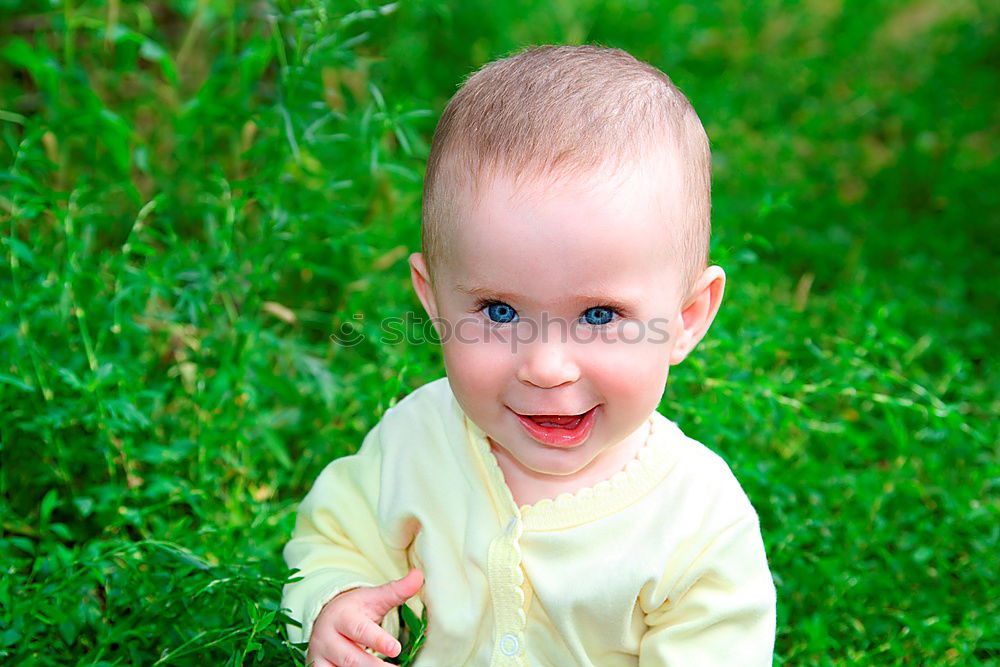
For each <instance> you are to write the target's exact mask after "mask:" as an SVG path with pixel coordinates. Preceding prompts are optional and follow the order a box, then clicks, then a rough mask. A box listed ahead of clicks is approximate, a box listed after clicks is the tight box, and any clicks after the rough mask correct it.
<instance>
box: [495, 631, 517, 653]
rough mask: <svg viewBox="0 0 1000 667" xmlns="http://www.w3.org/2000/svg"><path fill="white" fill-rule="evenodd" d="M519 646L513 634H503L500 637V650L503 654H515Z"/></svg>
mask: <svg viewBox="0 0 1000 667" xmlns="http://www.w3.org/2000/svg"><path fill="white" fill-rule="evenodd" d="M519 648H520V646H519V645H518V642H517V637H515V636H514V635H504V636H503V637H501V638H500V652H501V653H503V654H504V655H517V651H518V649H519Z"/></svg>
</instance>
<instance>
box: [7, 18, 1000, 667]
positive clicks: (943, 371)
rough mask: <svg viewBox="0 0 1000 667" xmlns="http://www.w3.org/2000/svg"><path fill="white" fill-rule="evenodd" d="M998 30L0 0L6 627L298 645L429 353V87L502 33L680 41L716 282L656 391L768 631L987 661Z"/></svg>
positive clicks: (94, 645)
mask: <svg viewBox="0 0 1000 667" xmlns="http://www.w3.org/2000/svg"><path fill="white" fill-rule="evenodd" d="M998 25H1000V12H998V9H997V6H996V4H995V3H988V2H976V1H975V0H972V1H969V2H955V3H951V2H918V3H898V2H888V1H885V0H875V1H873V2H865V3H862V2H853V3H844V4H843V5H841V4H838V3H823V2H814V3H806V4H805V6H803V5H802V3H792V2H778V1H770V2H765V3H739V2H732V1H728V0H725V1H719V2H714V3H696V4H693V5H682V4H676V5H675V4H673V3H653V2H642V1H636V2H625V0H605V1H604V2H597V1H595V0H584V1H582V2H577V3H569V2H563V1H558V2H538V3H535V2H527V1H525V0H519V1H517V2H509V3H493V2H486V1H484V0H468V1H466V2H462V3H444V2H433V1H431V0H413V1H410V2H402V3H399V4H398V5H384V6H381V7H380V6H379V5H376V4H369V3H365V2H359V3H349V2H346V0H345V2H340V3H328V4H325V3H321V2H303V3H295V4H292V3H288V2H277V3H275V2H254V3H243V2H233V1H231V0H229V1H227V0H184V1H179V0H174V1H169V2H156V3H135V2H120V1H118V0H109V1H108V2H74V3H57V2H56V3H51V4H47V3H33V2H23V3H19V2H12V1H8V2H2V3H0V138H2V141H0V166H2V171H0V230H2V232H0V245H2V255H3V258H2V262H0V438H2V467H0V515H2V521H3V533H2V537H0V562H2V563H3V567H4V576H3V579H2V580H0V659H2V660H3V661H4V663H5V664H11V665H17V664H31V665H47V664H60V665H62V664H81V665H83V664H87V665H90V664H95V665H126V664H136V665H154V664H155V665H194V664H198V665H206V664H211V665H216V664H219V665H221V664H229V665H240V664H258V663H260V664H296V663H297V662H300V661H298V660H297V658H296V657H295V654H294V652H293V651H292V650H290V649H289V648H287V647H286V646H285V645H284V643H283V630H282V624H283V621H282V616H281V614H280V612H279V609H278V607H279V601H280V587H281V582H282V581H283V580H284V578H285V577H286V575H287V572H286V570H285V568H284V566H283V564H282V562H281V559H280V548H281V546H282V544H283V543H284V541H285V540H286V539H287V537H288V535H289V534H290V532H291V527H292V523H293V519H294V509H295V505H296V503H297V502H298V500H299V499H300V498H301V497H302V495H303V494H304V493H305V491H306V490H307V489H308V487H309V485H310V484H311V482H312V480H313V479H314V478H315V477H316V475H317V474H318V473H319V471H320V469H321V467H322V466H323V465H324V463H325V462H327V461H328V460H330V459H331V458H332V457H335V456H338V455H342V454H345V453H349V452H351V451H354V450H355V448H356V447H357V446H358V445H359V443H360V441H361V438H362V437H363V435H364V434H365V432H366V431H367V430H368V429H369V428H370V427H371V426H372V425H373V424H374V423H375V422H376V421H377V419H378V418H379V416H380V414H381V413H382V411H383V410H384V409H385V408H386V407H387V406H388V405H390V404H391V403H392V402H393V401H394V400H396V399H397V398H398V397H399V396H401V395H404V394H405V393H406V392H408V391H410V390H411V389H412V388H414V387H416V386H419V385H420V384H422V383H424V382H426V381H428V380H430V379H433V378H435V377H437V376H439V375H440V374H441V373H442V365H441V361H440V356H439V352H438V349H437V348H436V347H435V346H433V345H431V344H424V345H404V344H398V343H397V344H389V343H381V342H380V341H379V335H378V334H379V322H380V321H381V320H382V319H383V318H388V317H402V316H403V315H404V314H405V313H407V312H408V311H415V310H417V308H418V304H417V301H416V299H415V298H414V297H413V296H412V295H411V293H410V289H409V286H408V272H407V268H406V264H405V256H406V251H407V249H415V248H416V247H417V246H418V243H419V229H418V227H419V225H418V220H419V205H420V183H421V176H422V169H423V159H424V157H425V156H426V151H427V144H428V141H429V137H430V133H431V132H432V130H433V126H434V122H435V120H436V117H437V114H438V113H439V112H440V111H441V109H442V108H443V105H444V103H445V102H446V100H447V98H448V97H449V96H450V95H451V93H452V92H453V91H454V90H455V87H456V85H457V83H458V82H459V81H460V80H461V78H462V77H463V76H464V75H466V74H467V73H468V72H469V71H470V70H471V69H472V68H474V67H476V66H478V65H480V64H482V63H483V62H485V61H487V60H489V59H492V58H494V57H496V56H498V55H502V54H504V53H506V52H509V51H510V50H512V49H515V48H518V47H519V46H522V45H525V44H528V43H542V42H581V41H588V42H599V43H603V44H608V45H612V46H620V47H623V48H626V49H628V50H630V51H632V52H633V53H634V54H635V55H637V56H638V57H640V58H643V59H646V60H649V61H650V62H652V63H654V64H655V65H657V66H659V67H661V68H662V69H664V70H665V71H666V72H667V73H668V74H670V75H671V76H672V77H673V78H674V79H675V81H676V82H677V83H678V84H679V85H680V86H681V88H682V89H683V90H684V91H685V92H686V93H687V94H688V96H689V97H690V98H691V99H692V101H693V103H694V104H695V106H696V108H697V109H698V110H699V112H700V114H701V116H702V118H703V120H704V122H705V125H706V127H707V129H708V132H709V135H710V137H711V139H712V143H713V152H714V162H715V183H714V192H715V195H714V224H715V230H716V232H715V239H714V242H713V255H714V256H715V259H716V261H717V262H719V263H721V264H722V265H723V266H724V267H725V268H726V269H727V271H728V273H729V276H730V281H731V282H730V287H729V291H728V294H727V297H726V303H725V305H724V307H723V310H722V312H721V313H720V317H719V320H718V321H717V322H716V324H715V326H714V327H713V329H712V331H711V332H710V335H709V337H708V339H706V341H705V342H704V343H703V345H702V346H701V348H700V349H699V351H698V352H697V353H696V354H695V355H694V358H693V359H691V360H690V361H688V362H686V363H685V364H684V365H683V366H681V367H679V368H677V369H676V370H675V371H674V372H673V373H672V377H671V381H670V384H669V386H668V389H667V394H666V396H665V399H664V403H663V410H664V412H665V413H666V414H667V415H669V416H670V417H671V418H673V419H675V420H677V421H678V422H680V423H681V425H682V426H683V427H684V428H685V430H687V431H688V432H689V433H691V434H692V435H694V436H695V437H698V438H699V439H701V440H703V441H704V442H706V443H707V444H709V445H710V446H712V447H713V448H714V449H716V450H717V451H719V452H720V453H722V454H723V455H724V456H725V457H726V458H727V460H729V461H730V463H731V464H732V466H733V468H734V470H735V471H736V473H737V475H738V476H739V478H740V480H741V481H742V483H743V485H744V487H745V488H746V490H747V492H748V493H749V495H750V496H751V499H752V500H753V501H754V503H755V505H756V506H757V508H758V510H759V512H760V515H761V519H762V524H763V530H764V536H765V541H766V543H767V547H768V552H769V556H770V558H771V563H772V570H773V572H774V575H775V578H776V581H777V584H778V593H779V635H778V641H777V659H776V662H778V663H779V664H789V665H798V664H816V665H847V664H920V665H923V664H934V665H937V664H942V665H951V664H954V665H960V664H1000V639H998V637H1000V632H998V630H1000V627H998V626H1000V624H998V622H997V618H998V617H1000V610H998V609H997V600H998V599H1000V585H998V581H997V573H996V571H997V557H996V554H997V553H998V552H1000V544H998V542H1000V539H998V537H1000V528H998V525H1000V522H998V519H1000V503H998V481H997V480H998V479H1000V466H998V460H997V443H998V440H1000V438H998V435H1000V429H998V427H997V420H996V418H995V417H996V415H997V414H998V412H1000V400H998V388H1000V387H998V385H1000V381H998V378H1000V368H998V362H997V359H998V354H997V352H998V349H997V345H996V342H995V340H996V330H997V312H998V306H1000V304H998V298H997V293H998V290H1000V279H998V275H1000V262H998V257H1000V220H998V214H997V211H998V210H1000V195H998V192H1000V190H998V189H997V188H996V182H997V180H998V177H1000V169H998V164H997V154H998V140H997V139H998V137H997V127H998V120H1000V118H998V113H997V110H996V109H997V106H996V103H995V97H996V91H997V90H998V89H1000V73H998V70H997V68H996V63H997V62H998V56H1000V41H998V35H997V26H998ZM356 314H363V318H360V317H355V315H356ZM349 332H355V333H360V334H363V335H364V340H362V341H361V342H360V343H359V344H358V345H356V346H353V347H341V346H338V345H336V344H335V343H333V342H332V341H331V340H330V335H331V334H333V333H341V334H343V333H349Z"/></svg>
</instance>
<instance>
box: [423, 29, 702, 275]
mask: <svg viewBox="0 0 1000 667" xmlns="http://www.w3.org/2000/svg"><path fill="white" fill-rule="evenodd" d="M664 149H667V154H669V155H673V156H675V157H676V158H677V159H676V162H677V164H679V165H680V169H679V171H680V173H679V174H678V177H679V178H680V185H681V189H680V193H681V196H682V197H683V199H684V203H683V205H682V206H681V207H680V214H679V216H678V220H679V222H680V224H681V225H682V226H683V229H680V230H677V231H678V232H679V234H678V235H677V238H678V239H679V240H680V244H679V247H678V248H676V253H677V256H678V257H679V258H680V261H681V265H682V267H683V270H684V273H685V283H686V288H687V289H690V286H691V282H692V281H693V280H694V279H695V278H696V277H697V275H698V274H699V273H700V272H701V271H702V270H703V269H704V268H705V266H706V265H707V262H708V242H709V236H710V233H711V176H710V172H711V157H710V153H709V147H708V138H707V137H706V135H705V130H704V128H703V127H702V124H701V121H700V120H699V119H698V115H697V114H696V113H695V111H694V108H693V107H692V106H691V103H690V102H688V100H687V98H686V97H685V96H684V95H683V93H681V91H680V90H678V89H677V87H676V86H675V85H674V84H673V83H672V82H671V81H670V79H669V77H667V75H666V74H664V73H663V72H661V71H660V70H658V69H656V68H655V67H653V66H651V65H648V64H646V63H643V62H640V61H639V60H636V59H635V58H634V57H633V56H631V55H630V54H628V53H626V52H625V51H621V50H619V49H610V48H604V47H599V46H589V45H585V46H539V47H533V48H529V49H527V50H524V51H521V52H520V53H517V54H515V55H513V56H510V57H507V58H502V59H500V60H496V61H493V62H491V63H488V64H487V65H485V66H483V67H482V68H481V69H480V70H479V71H477V72H475V73H474V74H473V75H472V76H470V77H469V78H468V79H467V80H466V81H465V83H464V85H463V86H462V87H461V89H459V91H458V92H457V93H456V94H455V96H454V97H452V99H451V101H450V102H449V103H448V106H447V107H446V108H445V110H444V113H443V115H442V116H441V120H440V121H439V122H438V125H437V129H436V130H435V132H434V139H433V142H432V144H431V152H430V157H429V158H428V161H427V173H426V176H425V179H424V204H423V222H422V227H421V231H422V237H423V242H422V244H423V252H424V255H425V258H426V261H427V265H428V267H429V269H430V271H431V274H432V275H433V273H434V268H433V267H434V266H435V264H436V262H437V261H438V259H439V258H440V257H441V256H442V254H443V252H444V251H445V250H446V249H447V242H446V239H445V238H444V237H445V234H446V229H445V228H447V227H449V226H450V225H454V224H457V223H458V222H459V221H458V220H457V218H458V216H459V214H460V211H456V209H457V208H460V205H459V202H461V201H463V194H464V193H468V192H469V191H470V189H471V192H472V195H473V197H475V196H476V192H477V190H476V189H477V187H478V186H479V185H481V184H482V183H483V182H484V181H485V180H487V179H489V178H491V177H496V176H497V175H500V174H502V175H504V176H505V177H507V178H510V179H511V180H512V182H513V183H514V184H515V186H517V185H518V184H523V183H525V182H526V181H527V180H528V179H538V178H550V179H560V178H561V179H565V178H574V177H580V176H584V175H594V174H595V173H596V172H598V171H602V172H603V171H606V170H607V169H609V168H616V167H620V166H622V163H623V162H626V161H627V162H628V163H629V164H641V163H642V161H643V160H644V159H649V158H650V157H653V156H656V155H662V154H664Z"/></svg>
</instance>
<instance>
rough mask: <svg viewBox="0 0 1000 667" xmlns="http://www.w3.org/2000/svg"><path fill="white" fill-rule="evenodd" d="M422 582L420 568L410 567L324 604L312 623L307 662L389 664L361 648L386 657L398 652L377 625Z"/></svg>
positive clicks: (329, 666) (338, 666) (346, 666)
mask: <svg viewBox="0 0 1000 667" xmlns="http://www.w3.org/2000/svg"><path fill="white" fill-rule="evenodd" d="M423 585H424V575H423V573H422V572H421V571H420V570H417V569H413V570H410V572H409V574H407V575H406V576H405V577H403V578H402V579H396V580H395V581H390V582H389V583H387V584H383V585H381V586H374V587H367V586H366V587H362V588H354V589H351V590H349V591H344V592H343V593H341V594H340V595H338V596H337V597H335V598H333V599H332V600H330V601H329V602H327V603H326V606H324V607H323V609H322V610H321V611H320V612H319V616H317V617H316V622H315V623H314V624H313V631H312V636H311V637H310V639H309V651H308V653H306V661H307V664H308V662H309V661H314V664H315V667H368V666H374V665H388V664H389V663H387V662H384V661H382V660H379V659H378V658H376V657H375V656H374V655H372V654H371V653H368V652H366V651H365V650H364V649H366V648H370V649H373V650H375V651H378V652H380V653H383V654H385V655H388V656H392V657H395V656H397V655H399V652H400V651H401V650H402V647H401V646H400V645H399V642H398V641H396V638H395V637H393V636H392V635H390V634H389V633H388V632H386V631H385V630H383V629H382V628H381V626H380V624H381V623H382V619H383V618H385V615H386V614H387V613H389V611H390V610H391V609H393V608H394V607H398V606H399V605H401V604H403V603H404V602H406V601H407V600H408V599H410V598H411V597H413V596H414V595H416V594H417V591H419V590H420V587H421V586H423Z"/></svg>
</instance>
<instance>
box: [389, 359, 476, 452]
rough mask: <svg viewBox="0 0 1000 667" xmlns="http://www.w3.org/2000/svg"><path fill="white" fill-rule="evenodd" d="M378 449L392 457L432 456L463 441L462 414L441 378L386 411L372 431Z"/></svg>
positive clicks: (446, 380)
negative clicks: (452, 444)
mask: <svg viewBox="0 0 1000 667" xmlns="http://www.w3.org/2000/svg"><path fill="white" fill-rule="evenodd" d="M375 431H376V432H377V435H378V441H379V446H380V449H381V450H382V452H383V454H389V455H392V456H401V455H407V454H408V455H411V456H412V455H413V454H414V453H419V454H420V455H421V456H423V457H427V456H433V455H434V454H436V453H437V452H436V451H435V450H436V449H438V448H442V447H447V446H449V443H454V442H456V441H459V440H458V439H461V438H464V432H465V425H464V422H463V417H462V411H461V408H460V407H459V406H458V402H457V401H456V400H455V396H454V394H453V393H452V391H451V386H450V385H449V384H448V378H446V377H443V378H440V379H437V380H433V381H431V382H428V383H427V384H425V385H423V386H421V387H419V388H417V389H415V390H414V391H412V392H410V393H409V394H407V395H406V396H405V397H403V398H402V399H401V400H400V401H399V402H398V403H396V404H395V405H394V406H392V407H391V408H389V409H388V410H386V412H385V414H384V415H382V419H381V420H380V421H379V423H378V424H377V425H376V427H375Z"/></svg>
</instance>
